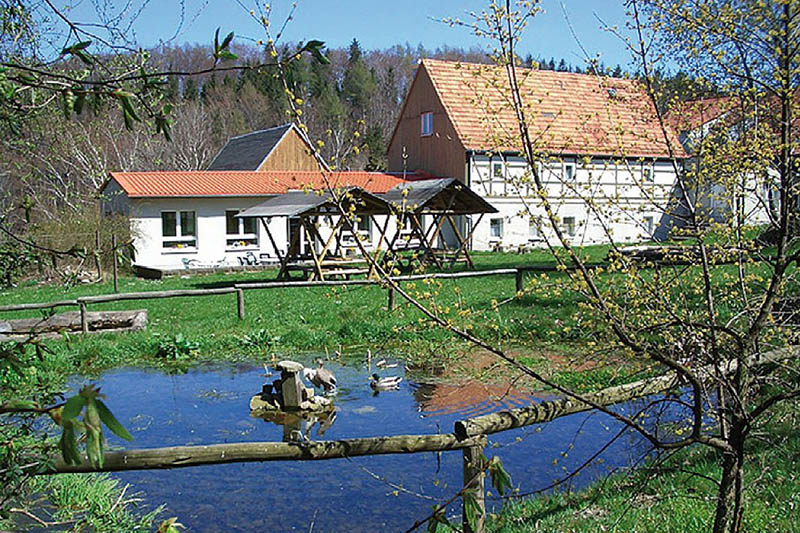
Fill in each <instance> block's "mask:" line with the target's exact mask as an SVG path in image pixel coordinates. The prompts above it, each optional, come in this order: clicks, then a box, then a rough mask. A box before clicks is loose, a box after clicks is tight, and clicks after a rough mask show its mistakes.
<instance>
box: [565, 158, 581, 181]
mask: <svg viewBox="0 0 800 533" xmlns="http://www.w3.org/2000/svg"><path fill="white" fill-rule="evenodd" d="M567 169H572V176H571V177H568V176H567V174H568V173H569V172H568V170H567ZM577 176H578V165H576V164H575V161H562V163H561V179H562V180H563V181H564V183H575V180H576V179H577Z"/></svg>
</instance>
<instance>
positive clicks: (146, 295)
mask: <svg viewBox="0 0 800 533" xmlns="http://www.w3.org/2000/svg"><path fill="white" fill-rule="evenodd" d="M522 271H525V268H523V269H522V270H520V269H516V268H501V269H494V270H480V271H471V272H449V273H433V274H415V275H410V276H393V277H391V279H392V280H393V281H395V282H404V281H418V280H423V279H463V278H476V277H484V276H502V275H511V274H514V275H516V276H517V290H518V291H520V290H522V289H521V287H520V284H521V283H522V281H521V280H522V274H521V272H522ZM342 285H385V282H383V281H382V280H379V279H353V280H327V281H275V282H253V283H235V284H233V285H232V286H230V287H220V288H216V289H178V290H171V291H146V292H127V293H121V294H119V293H117V294H101V295H97V296H80V297H78V298H76V299H74V300H65V301H60V302H45V303H29V304H16V305H3V306H0V312H3V311H5V312H13V311H27V310H31V309H54V308H56V307H67V306H77V307H78V308H79V310H80V313H81V331H83V332H84V333H86V332H88V331H89V321H88V316H87V313H88V306H89V305H90V304H100V303H109V302H121V301H125V300H155V299H162V298H181V297H197V296H216V295H220V294H235V295H236V315H237V317H238V318H239V319H240V320H243V319H244V317H245V298H244V292H245V291H250V290H269V289H288V288H300V287H337V286H342ZM387 292H388V304H387V309H388V310H389V311H391V310H392V308H393V307H394V290H393V289H392V288H391V287H388V288H387Z"/></svg>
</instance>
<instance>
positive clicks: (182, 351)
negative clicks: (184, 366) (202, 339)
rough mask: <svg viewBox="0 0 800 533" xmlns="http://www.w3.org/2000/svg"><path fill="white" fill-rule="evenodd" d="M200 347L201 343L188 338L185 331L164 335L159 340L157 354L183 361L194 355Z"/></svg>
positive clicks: (168, 358) (171, 359)
mask: <svg viewBox="0 0 800 533" xmlns="http://www.w3.org/2000/svg"><path fill="white" fill-rule="evenodd" d="M199 347H200V344H199V343H197V342H194V341H191V340H189V339H187V338H186V337H185V336H184V335H183V333H178V334H176V335H174V336H162V337H160V338H159V339H158V340H157V344H156V356H157V357H160V358H163V359H167V360H169V361H181V360H185V359H189V358H190V357H192V356H193V355H194V354H195V353H196V352H197V349H198V348H199Z"/></svg>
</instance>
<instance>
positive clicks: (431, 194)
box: [380, 178, 497, 215]
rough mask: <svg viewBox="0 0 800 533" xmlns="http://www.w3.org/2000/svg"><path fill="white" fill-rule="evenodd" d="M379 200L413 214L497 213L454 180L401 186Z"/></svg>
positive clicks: (422, 181)
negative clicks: (405, 209) (408, 210)
mask: <svg viewBox="0 0 800 533" xmlns="http://www.w3.org/2000/svg"><path fill="white" fill-rule="evenodd" d="M380 196H381V197H382V198H383V199H384V200H386V202H388V203H389V204H391V205H392V206H393V207H395V208H397V207H405V208H407V209H410V210H411V211H414V212H416V213H445V212H446V213H451V214H454V215H468V214H477V213H497V209H495V208H494V207H493V206H492V205H491V204H490V203H488V202H487V201H486V200H484V199H483V198H481V196H479V195H478V194H477V193H475V192H474V191H473V190H472V189H470V188H469V187H467V186H465V185H464V184H463V183H461V182H460V181H458V180H457V179H455V178H439V179H427V180H420V181H412V182H407V183H402V184H400V185H397V186H396V187H394V188H392V189H391V190H390V191H388V192H386V193H384V194H381V195H380Z"/></svg>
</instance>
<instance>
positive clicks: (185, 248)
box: [159, 209, 198, 253]
mask: <svg viewBox="0 0 800 533" xmlns="http://www.w3.org/2000/svg"><path fill="white" fill-rule="evenodd" d="M166 213H173V214H174V215H175V235H164V215H165V214H166ZM184 213H191V215H192V217H194V234H193V235H183V228H182V227H181V215H182V214H184ZM159 218H160V220H161V248H162V250H163V251H164V252H169V253H186V252H196V251H197V248H198V239H197V211H195V210H193V209H192V210H179V209H175V210H173V209H167V210H164V211H161V214H160V217H159ZM167 243H175V245H174V246H167ZM184 243H186V244H184ZM190 243H194V244H190Z"/></svg>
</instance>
